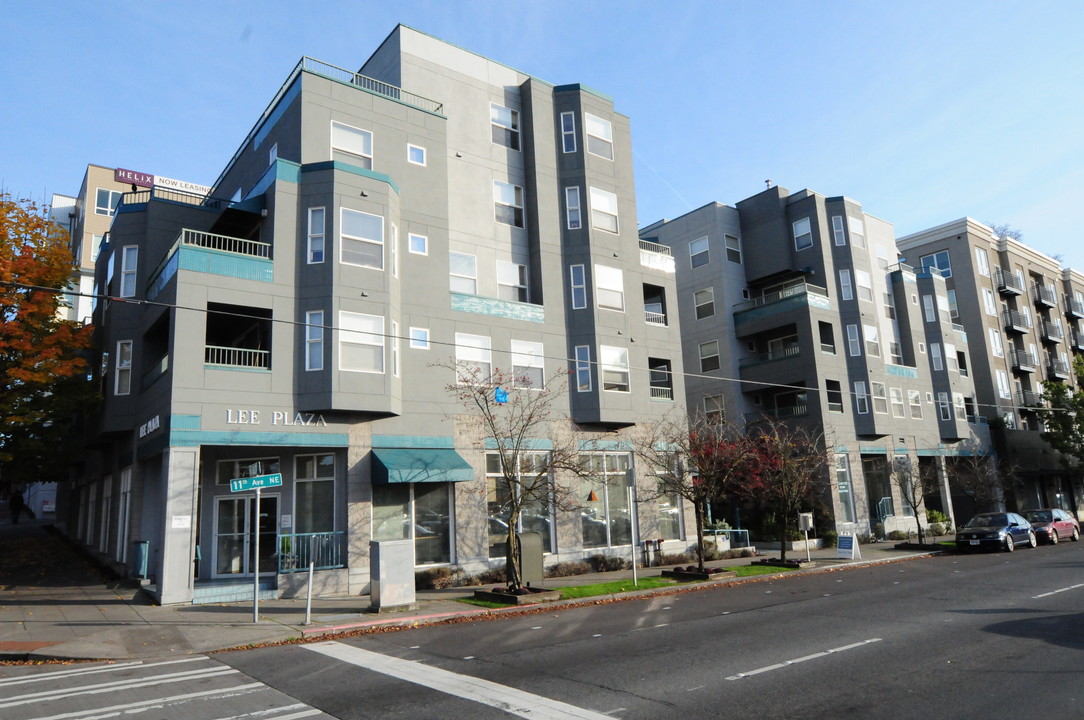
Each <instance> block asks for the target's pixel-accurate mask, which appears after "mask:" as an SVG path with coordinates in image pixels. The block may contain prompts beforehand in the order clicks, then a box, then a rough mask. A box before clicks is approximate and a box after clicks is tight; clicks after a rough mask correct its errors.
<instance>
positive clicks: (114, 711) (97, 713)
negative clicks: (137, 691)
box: [34, 682, 271, 720]
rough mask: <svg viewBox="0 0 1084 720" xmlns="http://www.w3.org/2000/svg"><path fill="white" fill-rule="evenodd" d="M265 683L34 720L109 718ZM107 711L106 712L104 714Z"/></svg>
mask: <svg viewBox="0 0 1084 720" xmlns="http://www.w3.org/2000/svg"><path fill="white" fill-rule="evenodd" d="M270 689H271V688H269V687H267V686H266V685H264V684H263V683H258V682H257V683H251V684H249V685H239V686H237V687H232V688H219V689H218V690H201V691H200V692H192V693H184V694H183V695H172V696H170V697H163V698H151V699H150V700H140V701H139V702H133V703H125V704H123V705H113V706H111V707H104V708H91V709H88V710H77V711H76V712H68V713H61V714H59V715H49V716H44V717H39V718H34V720H74V718H83V719H84V720H90V719H91V718H108V717H113V716H116V715H120V714H121V713H125V714H127V713H129V712H142V711H144V710H147V709H153V708H156V707H161V706H163V705H165V704H166V703H175V702H185V701H188V700H194V699H196V698H204V697H216V696H217V697H229V696H232V695H243V694H247V693H250V692H257V691H259V690H270ZM102 713H105V714H102Z"/></svg>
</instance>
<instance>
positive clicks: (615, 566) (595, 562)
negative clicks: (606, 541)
mask: <svg viewBox="0 0 1084 720" xmlns="http://www.w3.org/2000/svg"><path fill="white" fill-rule="evenodd" d="M587 562H588V563H590V564H591V569H592V570H593V571H594V572H612V571H614V570H626V569H628V568H630V567H632V566H631V565H630V564H629V561H628V560H626V559H625V558H619V557H611V556H609V555H592V556H591V557H589V558H587Z"/></svg>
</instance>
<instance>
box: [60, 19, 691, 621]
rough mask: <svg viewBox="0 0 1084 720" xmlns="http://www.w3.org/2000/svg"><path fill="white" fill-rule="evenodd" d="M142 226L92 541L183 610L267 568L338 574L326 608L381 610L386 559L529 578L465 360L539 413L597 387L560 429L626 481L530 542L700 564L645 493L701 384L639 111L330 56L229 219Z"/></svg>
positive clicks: (281, 121)
mask: <svg viewBox="0 0 1084 720" xmlns="http://www.w3.org/2000/svg"><path fill="white" fill-rule="evenodd" d="M110 202H112V201H110ZM110 207H112V205H111V206H110ZM115 209H116V213H115V217H114V218H113V221H112V224H111V227H110V230H109V235H108V239H107V240H106V242H105V243H103V245H102V247H101V251H100V255H99V257H98V262H97V264H96V274H95V288H96V289H95V293H96V295H97V296H98V297H99V298H101V299H100V300H99V301H98V302H97V304H96V307H95V308H94V312H93V315H94V323H95V327H96V331H97V337H98V341H99V347H101V348H102V349H103V350H104V353H103V357H102V361H101V363H100V366H101V368H102V372H101V377H100V379H101V382H102V391H103V397H104V400H103V403H102V405H101V408H100V409H99V412H98V413H97V414H96V416H95V417H94V418H93V422H92V423H90V424H89V425H88V427H87V428H86V429H85V430H84V433H85V437H86V447H87V450H88V452H87V454H86V459H85V462H84V463H83V464H82V466H81V467H79V468H78V469H77V471H76V473H75V475H76V482H75V487H74V490H73V493H74V497H73V502H72V503H71V507H72V512H71V514H70V516H69V518H68V522H69V526H70V532H71V534H73V535H75V536H77V537H79V538H81V539H82V540H83V541H84V542H85V543H87V545H89V546H91V547H93V548H94V549H96V550H97V551H99V552H101V553H102V554H103V555H105V556H107V557H109V558H111V559H112V560H113V561H114V562H116V563H117V564H118V565H119V566H120V567H121V568H122V569H124V570H126V571H130V572H136V573H137V574H143V575H146V576H148V580H149V583H150V585H149V587H148V590H149V592H151V593H152V594H153V595H154V597H155V598H156V599H157V600H158V601H159V602H161V603H183V602H202V601H211V600H224V599H230V598H231V597H233V595H232V594H231V593H233V592H234V589H233V588H234V587H235V586H234V585H233V584H232V583H233V581H239V580H243V579H245V578H247V580H246V581H245V582H244V583H240V584H238V585H237V586H236V587H237V588H238V589H237V593H238V597H245V593H249V594H250V593H251V590H250V588H251V587H252V583H253V580H254V577H253V576H254V574H257V573H258V575H259V578H258V579H257V581H258V582H259V584H260V586H261V588H263V590H262V591H261V592H265V593H268V594H272V595H289V594H292V593H296V592H300V591H301V590H302V589H303V584H304V578H305V575H304V574H303V573H300V572H295V570H300V569H301V568H302V567H307V564H308V563H307V558H309V557H312V558H313V559H314V562H315V564H316V566H317V568H318V570H317V573H316V576H317V577H316V581H315V591H316V592H317V593H318V594H320V593H324V594H332V593H350V594H359V593H361V594H364V593H367V592H368V591H369V584H370V579H371V576H370V542H371V541H380V540H400V539H405V540H412V541H413V546H414V551H415V564H416V567H418V568H425V567H439V566H457V567H461V568H464V569H466V570H468V571H472V572H473V571H478V570H480V569H484V568H489V567H496V566H501V565H502V564H503V557H502V555H503V550H502V547H501V544H500V543H501V539H502V538H503V533H504V531H503V530H502V529H501V528H500V518H499V517H494V516H492V515H491V514H490V513H489V510H488V507H489V506H488V505H487V498H488V497H489V495H490V494H492V492H493V491H494V490H493V488H494V484H493V481H492V479H491V476H492V473H493V472H494V471H495V470H497V469H499V467H498V466H495V464H494V463H495V462H496V463H499V458H497V457H496V456H495V455H493V454H492V453H487V444H486V438H485V437H480V436H479V431H478V430H477V429H476V427H475V425H474V424H473V423H472V422H470V418H469V417H465V416H464V414H463V413H464V411H463V410H462V408H461V407H460V406H459V405H457V404H456V403H455V402H454V401H453V399H452V397H451V395H450V394H449V392H448V390H447V387H448V386H449V385H450V384H454V383H455V382H456V373H455V372H454V370H452V369H451V368H449V367H445V366H443V365H442V363H443V364H447V363H448V362H455V363H460V364H462V365H467V366H470V367H472V368H476V369H479V370H480V371H482V372H483V373H484V372H486V371H488V369H490V368H493V367H501V368H505V369H514V370H515V373H516V376H517V377H521V378H524V380H523V382H524V387H519V388H515V389H514V391H517V392H531V387H534V386H536V385H535V384H537V383H542V382H545V381H547V379H548V378H551V377H552V376H553V374H554V372H555V371H559V370H563V369H565V368H568V373H567V374H568V376H569V382H568V387H567V390H566V391H564V392H562V394H561V395H560V401H559V403H558V405H557V407H556V408H555V412H556V414H557V415H562V416H567V417H568V418H570V419H571V423H570V427H571V430H572V431H573V432H575V433H577V434H579V435H581V436H582V437H583V438H584V444H583V450H584V452H585V453H590V454H592V456H593V462H595V464H596V466H597V467H598V473H597V476H596V477H593V478H589V479H583V480H579V481H578V482H580V483H581V486H580V487H581V489H582V493H580V495H581V496H582V498H581V499H582V503H581V506H580V507H578V508H577V509H576V510H574V511H564V510H558V509H557V508H556V507H542V508H536V509H535V511H534V514H533V515H532V517H531V518H530V520H529V523H530V525H529V527H526V526H525V528H524V529H530V530H533V531H537V532H539V533H540V534H541V535H542V538H543V544H544V551H545V553H546V558H547V564H549V563H553V562H559V561H562V560H569V559H580V558H583V557H586V556H589V555H595V554H599V553H603V554H605V553H611V552H614V553H616V552H620V553H623V554H625V555H627V554H628V552H629V549H630V544H631V542H632V533H631V530H632V525H633V523H635V524H636V526H637V529H638V530H639V533H640V536H641V537H651V538H663V539H665V540H667V541H669V542H670V543H671V547H682V548H684V543H685V542H686V541H685V538H686V536H687V535H686V534H687V533H688V529H687V528H686V525H687V523H689V522H691V517H690V516H691V513H684V514H683V508H682V507H681V504H680V502H679V501H677V500H676V499H675V498H662V499H659V500H657V501H656V500H652V501H651V502H634V503H631V504H630V502H629V499H628V495H627V488H628V487H629V485H630V484H631V485H633V486H634V487H635V486H639V485H640V484H642V483H650V482H651V479H650V478H646V477H644V475H645V470H643V469H641V468H639V467H638V466H637V464H636V463H635V462H634V460H633V457H632V453H631V452H630V450H631V446H630V443H629V440H630V436H631V433H632V432H634V431H635V427H636V424H637V423H644V422H651V421H652V420H654V419H658V418H661V417H662V416H664V415H665V414H666V413H669V412H673V411H675V409H676V410H677V411H678V412H682V411H683V410H682V408H681V400H682V399H683V398H684V395H685V388H684V385H683V382H682V378H681V376H680V374H679V373H675V372H673V369H674V368H679V367H681V366H682V359H681V350H680V347H681V343H680V335H679V331H678V325H677V322H676V315H675V314H674V313H673V311H672V310H670V309H669V308H670V307H671V306H672V303H673V302H674V298H676V297H677V289H676V284H675V273H674V263H673V258H672V257H671V256H670V254H669V250H668V248H666V247H662V246H657V247H655V246H650V247H648V248H647V249H644V248H643V245H642V243H640V242H639V239H638V237H637V232H636V219H635V218H636V208H635V194H634V185H633V171H632V151H631V142H630V134H629V119H628V118H627V117H625V116H623V115H621V114H620V113H617V112H616V111H615V109H614V103H613V101H612V99H611V98H609V97H607V96H605V95H602V94H600V93H598V92H596V91H594V90H591V89H588V88H586V87H583V86H581V85H576V84H572V85H556V86H555V85H552V84H549V83H546V82H544V81H541V80H539V79H537V78H535V77H532V76H530V75H527V74H524V73H522V72H519V71H516V70H513V69H511V68H508V67H506V66H504V65H502V64H500V63H498V62H495V61H493V60H489V59H487V58H484V57H481V56H479V55H476V54H474V53H471V52H469V51H467V50H464V49H461V48H458V47H454V46H451V45H448V44H446V43H444V42H442V41H440V40H437V39H435V38H433V37H430V36H428V35H425V34H423V33H421V32H418V31H415V30H412V29H410V28H407V27H403V26H399V27H397V28H395V29H394V30H393V31H392V33H391V34H390V35H389V36H388V37H387V39H386V40H385V41H384V42H383V44H382V45H381V46H380V47H379V48H378V49H377V50H376V52H375V53H374V54H373V55H372V56H371V57H370V58H369V59H368V60H367V61H366V62H365V63H364V65H363V66H362V67H361V68H360V70H359V71H358V72H354V71H350V70H344V69H341V68H338V67H335V66H333V65H330V64H327V63H323V62H320V61H317V60H313V59H312V58H307V57H306V58H303V59H302V60H301V61H300V62H299V63H298V64H297V66H296V67H295V68H294V70H293V71H292V72H291V73H290V74H289V76H288V77H287V78H286V80H285V82H284V83H283V85H282V87H281V89H280V90H279V91H278V93H277V94H276V95H275V96H274V98H273V99H272V100H271V102H270V104H269V105H268V107H267V108H266V110H264V112H263V113H262V115H260V116H259V118H258V119H257V121H256V123H255V124H254V126H253V127H252V130H251V131H250V133H249V134H248V136H247V137H246V138H244V139H243V141H242V142H241V144H240V146H239V147H238V149H237V151H236V153H235V154H234V156H233V157H232V158H231V159H229V161H228V163H226V165H225V168H224V169H223V171H222V172H221V175H220V176H219V177H218V179H217V180H216V181H215V182H214V184H213V187H212V188H211V190H210V192H209V193H207V194H206V195H204V194H202V193H196V194H193V193H190V192H186V191H185V190H183V189H175V188H168V187H162V186H159V185H154V186H152V187H148V188H138V189H137V190H136V191H134V192H133V191H129V192H126V193H124V194H123V195H122V196H121V197H120V198H119V202H118V203H117V204H116V206H115ZM555 422H556V421H555ZM537 450H538V452H540V453H544V452H545V451H546V444H545V438H542V437H540V438H537ZM265 474H281V476H282V481H283V484H282V485H281V487H274V488H269V489H268V490H266V491H264V492H262V497H261V499H260V501H259V507H258V508H257V507H256V499H255V497H253V495H252V494H251V493H233V492H231V485H230V481H231V480H235V479H239V478H245V477H251V476H257V475H265ZM487 478H489V479H487ZM525 522H528V521H525ZM257 535H258V536H259V538H260V543H259V548H260V551H259V556H258V557H257V556H256V552H255V548H254V547H253V545H254V543H253V542H252V539H253V538H254V537H256V536H257ZM305 547H308V548H310V549H311V550H310V552H311V553H312V555H311V556H306V555H305V554H304V553H303V552H300V551H301V550H303V549H304V548H305ZM299 553H300V554H299ZM299 558H300V559H301V560H302V562H300V563H299ZM299 565H300V567H299Z"/></svg>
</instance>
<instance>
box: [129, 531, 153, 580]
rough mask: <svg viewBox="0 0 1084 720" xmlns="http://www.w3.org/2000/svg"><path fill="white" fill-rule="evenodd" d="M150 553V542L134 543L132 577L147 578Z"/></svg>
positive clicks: (134, 541)
mask: <svg viewBox="0 0 1084 720" xmlns="http://www.w3.org/2000/svg"><path fill="white" fill-rule="evenodd" d="M149 553H150V542H149V541H147V540H133V541H132V577H137V578H145V577H147V562H148V555H149Z"/></svg>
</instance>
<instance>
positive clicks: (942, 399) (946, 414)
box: [937, 392, 952, 420]
mask: <svg viewBox="0 0 1084 720" xmlns="http://www.w3.org/2000/svg"><path fill="white" fill-rule="evenodd" d="M937 413H938V416H939V417H940V418H941V419H942V420H951V419H952V409H951V407H950V406H949V396H948V393H947V392H939V393H937Z"/></svg>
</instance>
